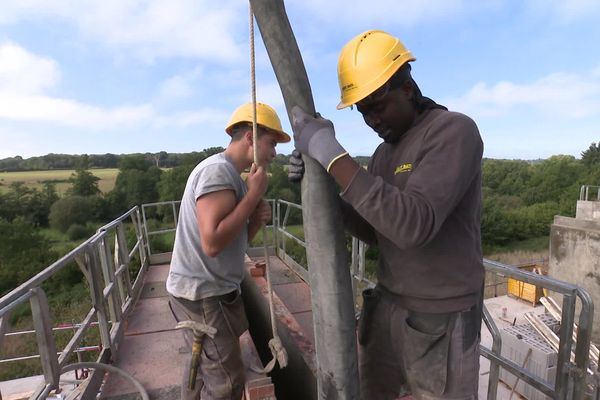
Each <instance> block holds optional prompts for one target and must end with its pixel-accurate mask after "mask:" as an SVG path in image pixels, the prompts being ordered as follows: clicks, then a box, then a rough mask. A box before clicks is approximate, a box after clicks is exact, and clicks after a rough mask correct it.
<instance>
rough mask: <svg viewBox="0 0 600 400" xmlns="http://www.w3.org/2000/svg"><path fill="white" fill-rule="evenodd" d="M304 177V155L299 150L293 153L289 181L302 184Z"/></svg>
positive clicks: (289, 168) (289, 167)
mask: <svg viewBox="0 0 600 400" xmlns="http://www.w3.org/2000/svg"><path fill="white" fill-rule="evenodd" d="M303 176H304V161H302V154H300V152H299V151H298V150H294V151H292V155H291V156H290V165H289V166H288V180H289V181H290V182H300V181H301V180H302V177H303Z"/></svg>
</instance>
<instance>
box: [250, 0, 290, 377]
mask: <svg viewBox="0 0 600 400" xmlns="http://www.w3.org/2000/svg"><path fill="white" fill-rule="evenodd" d="M248 6H249V7H248V9H249V17H250V21H249V22H250V81H251V83H252V90H251V91H252V142H253V150H254V163H255V164H256V166H257V167H258V129H257V124H256V66H255V58H256V57H255V52H254V13H253V12H252V5H251V4H250V3H248ZM261 230H262V236H263V247H264V255H265V278H266V280H267V291H268V296H269V312H270V315H271V330H272V331H273V339H271V340H270V341H269V349H270V350H271V354H272V355H273V358H272V359H271V361H269V363H268V364H267V366H266V367H265V369H264V372H267V373H268V372H271V371H272V370H273V368H274V367H275V363H276V362H278V363H279V367H280V368H285V367H286V366H287V361H288V357H287V352H286V350H285V348H284V347H283V344H282V343H281V339H279V336H278V335H277V323H276V321H275V310H274V308H273V288H272V285H271V265H270V262H269V251H268V249H267V228H266V227H265V226H264V225H263V226H262V229H261Z"/></svg>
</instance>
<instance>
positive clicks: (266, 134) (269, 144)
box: [256, 131, 277, 167]
mask: <svg viewBox="0 0 600 400" xmlns="http://www.w3.org/2000/svg"><path fill="white" fill-rule="evenodd" d="M256 145H257V150H258V151H257V152H258V163H259V164H260V165H262V166H263V167H266V166H268V165H269V164H271V162H272V161H273V159H274V158H275V156H276V155H277V152H276V151H275V146H277V135H276V134H275V133H273V132H270V131H262V134H261V135H258V139H257V141H256Z"/></svg>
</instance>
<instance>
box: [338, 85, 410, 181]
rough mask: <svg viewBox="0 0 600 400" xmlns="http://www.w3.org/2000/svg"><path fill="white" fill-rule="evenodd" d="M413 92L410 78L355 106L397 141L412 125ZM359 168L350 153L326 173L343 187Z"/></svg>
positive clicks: (388, 138) (374, 126)
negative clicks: (376, 98) (367, 102)
mask: <svg viewBox="0 0 600 400" xmlns="http://www.w3.org/2000/svg"><path fill="white" fill-rule="evenodd" d="M413 95H414V91H413V86H412V84H411V82H409V81H406V82H404V84H402V85H401V86H400V87H398V88H396V89H392V90H390V91H389V92H388V93H387V95H386V96H385V97H384V98H382V99H380V100H378V101H376V102H372V103H370V104H361V102H358V103H357V104H356V108H357V109H358V111H359V112H360V113H361V114H362V115H363V118H364V120H365V123H366V124H367V125H368V126H370V127H371V129H373V130H374V131H375V132H377V134H378V135H379V137H381V138H382V139H384V140H385V141H386V142H388V143H394V142H396V141H397V140H398V139H399V138H400V137H401V136H402V135H403V134H404V133H405V132H406V131H408V130H409V129H410V127H411V126H412V124H413V122H414V120H415V118H416V116H417V114H418V112H417V109H416V108H415V106H414V103H413V101H412V98H413ZM360 168H361V166H360V165H359V164H357V163H356V162H355V161H354V160H353V159H352V157H350V156H349V155H346V156H344V157H341V158H340V159H339V160H337V161H336V162H334V163H333V165H332V166H331V168H330V170H329V173H330V174H331V176H333V177H334V179H335V180H336V182H337V183H338V184H339V185H340V186H341V187H342V188H343V190H346V188H347V187H348V185H349V184H350V182H351V181H352V178H353V177H354V175H356V173H357V172H358V170H359V169H360Z"/></svg>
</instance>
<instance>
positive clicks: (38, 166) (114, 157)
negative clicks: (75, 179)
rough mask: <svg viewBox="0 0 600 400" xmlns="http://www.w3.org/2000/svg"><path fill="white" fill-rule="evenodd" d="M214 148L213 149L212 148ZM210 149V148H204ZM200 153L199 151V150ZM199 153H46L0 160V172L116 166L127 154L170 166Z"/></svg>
mask: <svg viewBox="0 0 600 400" xmlns="http://www.w3.org/2000/svg"><path fill="white" fill-rule="evenodd" d="M213 150H214V149H213ZM204 151H205V152H206V151H211V149H206V150H204ZM200 153H201V152H200ZM200 153H196V152H194V153H167V152H166V151H160V152H158V153H136V154H111V153H106V154H53V153H50V154H46V155H45V156H39V157H30V158H23V157H21V156H16V157H8V158H4V159H1V160H0V172H16V171H46V170H54V169H76V168H78V167H79V166H80V165H87V166H88V168H118V167H119V165H120V163H121V160H122V159H123V158H126V157H129V156H132V155H134V156H138V157H143V158H144V159H145V160H146V161H147V162H148V163H149V164H153V165H156V166H157V167H159V168H172V167H176V166H178V165H182V164H184V163H185V162H186V161H187V160H188V159H189V158H190V157H201V154H200Z"/></svg>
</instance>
